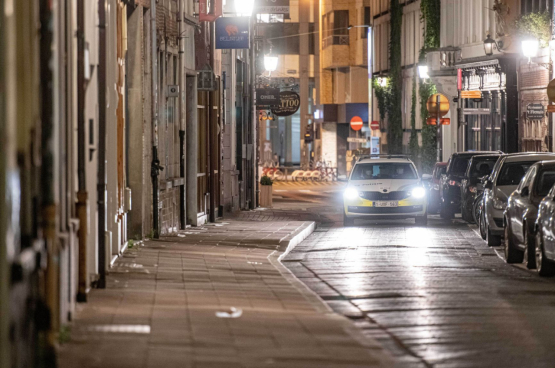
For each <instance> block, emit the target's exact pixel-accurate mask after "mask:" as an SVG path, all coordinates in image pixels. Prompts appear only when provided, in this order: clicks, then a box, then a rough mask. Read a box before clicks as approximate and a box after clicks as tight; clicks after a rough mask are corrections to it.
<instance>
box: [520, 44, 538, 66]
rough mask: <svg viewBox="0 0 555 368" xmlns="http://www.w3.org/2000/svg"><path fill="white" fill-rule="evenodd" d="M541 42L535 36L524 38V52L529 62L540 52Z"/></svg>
mask: <svg viewBox="0 0 555 368" xmlns="http://www.w3.org/2000/svg"><path fill="white" fill-rule="evenodd" d="M539 48H540V42H539V41H538V40H537V39H535V38H529V39H526V40H522V54H523V55H524V56H525V57H527V58H528V62H530V60H531V59H532V58H533V57H534V56H536V55H537V54H538V49H539Z"/></svg>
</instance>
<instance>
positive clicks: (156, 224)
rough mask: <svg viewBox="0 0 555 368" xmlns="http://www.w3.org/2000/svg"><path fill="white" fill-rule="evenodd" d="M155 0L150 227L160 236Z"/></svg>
mask: <svg viewBox="0 0 555 368" xmlns="http://www.w3.org/2000/svg"><path fill="white" fill-rule="evenodd" d="M156 3H157V1H156V0H150V35H151V36H150V38H151V43H152V44H151V45H152V49H151V53H152V57H151V59H152V60H151V73H150V74H151V83H152V86H151V88H152V97H151V100H152V107H151V109H152V111H151V113H152V163H151V167H150V176H151V177H152V212H153V213H152V227H153V228H154V237H155V238H158V237H159V236H160V221H159V215H160V209H159V206H158V204H159V203H158V202H159V200H158V198H159V194H160V193H159V188H158V176H159V174H160V160H159V159H158V46H157V42H156V41H157V39H156Z"/></svg>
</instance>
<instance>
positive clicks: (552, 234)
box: [534, 186, 555, 276]
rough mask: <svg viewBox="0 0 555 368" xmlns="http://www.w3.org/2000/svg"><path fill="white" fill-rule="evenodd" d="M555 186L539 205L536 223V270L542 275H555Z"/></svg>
mask: <svg viewBox="0 0 555 368" xmlns="http://www.w3.org/2000/svg"><path fill="white" fill-rule="evenodd" d="M554 214H555V186H553V187H552V188H551V190H550V191H549V193H547V196H545V197H544V198H543V200H542V201H541V202H540V205H539V207H538V214H537V220H536V224H535V233H536V239H535V242H534V243H535V252H534V253H535V256H536V259H535V261H536V270H537V271H538V274H539V275H540V276H553V275H555V222H554V221H553V220H554Z"/></svg>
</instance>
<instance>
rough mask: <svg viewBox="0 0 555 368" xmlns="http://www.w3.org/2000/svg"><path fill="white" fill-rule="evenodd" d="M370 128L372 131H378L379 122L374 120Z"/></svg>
mask: <svg viewBox="0 0 555 368" xmlns="http://www.w3.org/2000/svg"><path fill="white" fill-rule="evenodd" d="M370 128H371V129H372V130H378V129H380V122H379V121H376V120H374V121H373V122H372V123H371V124H370Z"/></svg>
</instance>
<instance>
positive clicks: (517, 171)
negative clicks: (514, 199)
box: [497, 161, 536, 186]
mask: <svg viewBox="0 0 555 368" xmlns="http://www.w3.org/2000/svg"><path fill="white" fill-rule="evenodd" d="M535 163H536V161H526V162H524V161H523V162H509V163H506V164H505V165H503V167H502V168H501V172H500V173H499V177H498V178H497V185H499V186H503V185H518V184H519V183H520V181H521V180H522V178H523V177H524V175H526V171H528V168H530V166H532V165H533V164H535Z"/></svg>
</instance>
